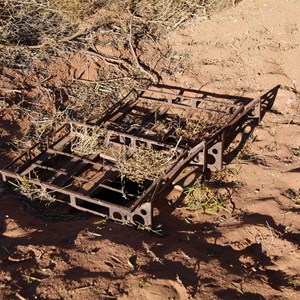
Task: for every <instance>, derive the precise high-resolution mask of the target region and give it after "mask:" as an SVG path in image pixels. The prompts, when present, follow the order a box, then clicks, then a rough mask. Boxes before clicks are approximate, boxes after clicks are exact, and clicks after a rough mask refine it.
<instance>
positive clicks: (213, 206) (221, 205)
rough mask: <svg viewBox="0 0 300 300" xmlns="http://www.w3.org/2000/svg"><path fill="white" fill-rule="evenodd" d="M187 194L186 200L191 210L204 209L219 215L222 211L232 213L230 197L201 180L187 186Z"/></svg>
mask: <svg viewBox="0 0 300 300" xmlns="http://www.w3.org/2000/svg"><path fill="white" fill-rule="evenodd" d="M185 194H186V197H185V199H184V202H185V205H186V207H187V208H188V209H190V210H193V211H196V210H199V209H203V210H204V212H206V213H208V214H212V215H219V213H220V212H227V213H230V210H229V209H228V208H227V202H228V199H227V198H226V196H225V195H222V194H221V193H220V192H219V191H218V190H217V189H212V188H210V187H208V186H206V185H205V184H204V183H201V182H200V181H199V180H197V181H196V183H195V184H194V185H193V186H192V187H189V188H187V189H186V192H185Z"/></svg>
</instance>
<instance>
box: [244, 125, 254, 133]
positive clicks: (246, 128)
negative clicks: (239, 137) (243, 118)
mask: <svg viewBox="0 0 300 300" xmlns="http://www.w3.org/2000/svg"><path fill="white" fill-rule="evenodd" d="M243 131H244V133H250V132H251V131H252V127H251V126H250V125H248V126H246V127H245V128H244V130H243Z"/></svg>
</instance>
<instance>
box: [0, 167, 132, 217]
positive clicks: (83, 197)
mask: <svg viewBox="0 0 300 300" xmlns="http://www.w3.org/2000/svg"><path fill="white" fill-rule="evenodd" d="M0 172H1V174H2V175H4V178H5V180H4V181H7V178H13V179H19V175H18V174H15V173H13V172H10V171H6V170H0ZM27 181H28V183H31V184H35V185H37V186H44V187H46V188H47V189H49V190H51V191H52V192H54V193H55V192H58V193H61V194H64V195H67V196H69V197H73V198H74V197H75V198H77V199H79V200H83V201H87V202H90V203H93V204H97V205H99V206H104V207H106V208H108V209H109V208H110V207H113V208H114V209H121V210H126V211H127V212H130V209H129V208H127V207H124V206H121V205H118V204H114V203H111V202H107V201H105V200H101V199H99V198H97V199H94V198H91V197H89V196H87V195H84V194H82V193H78V192H76V191H70V190H68V189H67V188H64V187H58V186H56V185H53V184H51V183H47V182H40V181H38V180H35V179H29V178H28V179H27Z"/></svg>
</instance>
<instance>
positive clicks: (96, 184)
mask: <svg viewBox="0 0 300 300" xmlns="http://www.w3.org/2000/svg"><path fill="white" fill-rule="evenodd" d="M97 175H99V174H95V176H93V177H97ZM119 176H120V172H119V171H112V170H109V171H108V172H106V173H104V176H102V177H100V178H99V179H98V180H97V181H94V180H91V182H92V183H93V186H92V187H90V188H89V189H88V190H87V191H86V192H85V193H84V194H85V195H87V196H91V197H92V195H93V194H95V193H97V192H98V190H99V185H100V184H102V183H104V182H105V181H107V180H113V179H116V178H118V177H119ZM93 177H92V178H93Z"/></svg>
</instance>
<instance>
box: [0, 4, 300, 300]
mask: <svg viewBox="0 0 300 300" xmlns="http://www.w3.org/2000/svg"><path fill="white" fill-rule="evenodd" d="M299 11H300V3H299V1H298V0H286V1H277V0H267V1H262V0H252V1H248V0H244V1H242V2H241V3H239V4H238V5H237V6H236V7H234V8H231V9H228V10H226V11H223V12H221V13H219V14H217V15H214V16H212V17H211V18H210V19H209V20H205V21H203V20H199V19H197V18H194V19H192V20H191V21H190V22H188V23H186V24H185V25H184V27H180V26H178V27H176V28H175V29H174V30H173V31H171V32H170V33H168V34H167V36H166V37H165V38H164V39H162V40H161V41H158V42H157V41H150V40H149V41H148V42H147V43H146V42H145V41H143V42H142V43H141V45H139V47H140V48H139V49H143V52H142V53H140V56H139V58H140V60H141V61H143V62H145V63H147V65H148V66H150V69H154V70H156V71H157V72H158V73H159V74H160V75H161V76H162V83H164V84H170V85H176V86H184V87H188V88H196V89H202V90H208V91H212V92H218V93H221V92H223V93H225V94H235V95H244V96H256V95H258V94H259V93H260V92H261V91H265V90H268V89H271V88H273V87H274V86H276V85H277V84H281V86H282V87H281V89H280V90H279V93H278V96H277V99H276V101H275V104H274V107H273V109H272V111H271V112H268V113H267V114H266V116H265V117H264V119H263V122H262V123H261V125H260V126H259V127H257V128H256V129H255V131H254V135H253V137H252V143H248V144H247V145H246V146H245V147H244V148H243V150H242V151H241V152H240V153H239V155H238V157H236V158H235V160H234V161H233V162H231V164H230V165H229V166H228V167H229V168H231V169H234V170H235V172H234V174H233V176H225V177H223V178H221V179H222V180H221V182H220V181H217V180H215V181H212V182H211V183H210V184H211V186H212V187H213V188H215V187H216V186H218V184H222V185H223V186H222V188H224V185H225V188H227V189H229V191H232V190H235V193H234V194H233V196H232V198H231V204H229V206H228V207H229V208H230V212H231V213H228V212H226V211H222V212H220V213H219V214H218V215H210V214H205V213H203V210H198V211H190V210H188V209H187V207H186V203H185V202H184V199H183V198H184V197H183V196H184V195H183V194H182V193H181V192H180V191H178V190H173V191H170V192H169V194H167V195H162V197H161V199H159V200H158V201H157V204H156V211H155V214H156V217H155V222H156V224H163V227H164V228H165V229H166V231H167V235H166V236H164V237H159V236H157V235H155V234H151V233H149V232H145V231H140V230H134V229H133V228H130V227H127V226H122V225H119V224H115V223H113V222H111V221H103V220H101V219H99V218H97V217H95V216H91V215H87V214H82V213H81V212H76V211H74V210H72V209H70V208H69V207H63V206H61V204H55V205H52V206H51V207H46V208H45V207H42V208H41V206H40V205H36V204H35V205H32V206H31V205H28V203H27V202H24V201H22V200H20V199H17V198H16V196H15V195H14V194H12V193H10V192H7V191H5V190H4V189H3V188H1V189H0V193H1V196H0V233H1V236H0V263H1V267H0V297H1V298H2V299H82V298H85V299H182V300H183V299H270V300H271V299H289V300H290V299H291V300H293V299H294V300H296V299H299V290H300V278H299V273H300V251H299V241H300V239H299V235H300V221H299V208H300V206H299V191H300V190H299V187H300V169H299V167H300V156H299V147H300V95H299V91H298V90H297V89H298V88H299V86H300V73H299V72H298V69H299V68H297V67H298V66H297V62H298V61H299V57H300V50H299V43H300V29H299V21H298V19H299ZM102 42H103V43H102V44H101V47H100V46H99V45H98V46H97V47H98V48H97V49H98V50H99V51H101V52H103V53H108V54H109V55H115V56H118V55H119V54H120V53H118V52H116V50H115V48H114V47H113V46H112V45H111V44H107V43H106V42H105V38H103V40H102ZM114 42H116V41H114ZM105 47H107V48H105ZM107 49H112V50H111V52H109V51H106V50H107ZM168 49H171V50H170V51H168ZM162 54H164V58H163V59H161V60H159V59H160V57H161V55H162ZM127 58H130V51H128V49H127V51H125V52H124V53H123V56H120V59H122V62H120V64H118V65H117V67H116V66H112V65H110V64H109V60H106V62H105V61H103V59H100V58H99V57H98V58H97V59H91V58H90V57H87V56H85V55H82V54H77V55H75V56H74V57H73V58H69V59H68V63H69V65H68V64H66V63H65V62H60V61H57V62H56V63H55V64H54V63H52V64H51V65H49V66H44V68H45V69H47V71H48V73H47V74H49V75H53V77H51V79H49V81H48V83H47V84H48V88H49V89H48V90H47V87H45V86H44V85H39V84H37V82H41V81H43V78H35V77H34V76H32V77H30V76H29V75H28V74H26V76H25V75H24V74H19V73H17V72H13V71H11V70H10V69H7V68H4V69H3V70H2V71H1V78H0V82H1V84H0V87H1V88H2V89H1V98H0V100H1V105H2V99H3V98H4V97H7V95H10V97H9V99H11V102H9V105H6V104H5V105H6V106H5V107H4V106H3V107H2V106H1V112H0V127H1V132H0V138H1V140H0V144H1V149H0V151H1V152H0V155H1V166H3V165H4V164H5V163H6V162H7V161H9V160H10V159H11V158H12V157H13V156H14V155H16V153H15V150H21V146H18V145H17V144H15V146H14V147H12V146H11V144H9V143H7V142H10V141H11V140H12V139H13V138H20V137H22V136H23V135H24V133H25V132H26V129H27V128H26V127H27V126H28V124H30V114H27V113H25V114H24V112H20V115H18V116H16V115H14V113H15V110H13V109H12V105H13V104H14V103H15V102H14V101H19V100H18V99H20V97H23V98H24V97H25V98H26V99H29V98H30V99H34V97H36V96H37V95H43V94H44V95H46V94H45V93H48V92H49V93H50V86H52V87H53V86H55V87H59V86H62V85H61V83H64V82H66V81H68V80H69V81H70V80H72V78H73V77H74V70H76V72H77V77H78V76H79V75H78V74H82V76H81V77H80V79H82V80H92V81H93V80H95V78H98V77H97V76H98V75H99V72H100V73H101V72H102V73H101V74H106V73H105V72H108V71H110V70H114V69H116V68H118V69H120V68H121V69H122V68H123V67H124V68H126V67H128V65H126V63H125V62H124V60H126V59H127ZM123 59H124V60H123ZM126 61H127V60H126ZM111 62H112V61H110V63H111ZM121 64H122V65H123V67H121ZM70 66H71V67H70ZM70 70H71V71H70ZM122 70H123V72H125V69H122ZM83 71H85V72H84V73H83ZM130 72H132V73H134V75H137V74H138V73H139V72H137V71H136V70H135V71H130ZM124 74H125V73H124ZM124 74H123V76H124ZM131 75H132V74H131ZM44 79H45V78H44ZM73 79H74V78H73ZM124 80H126V79H124ZM132 82H135V80H132V77H131V79H130V80H129V81H124V91H122V93H125V91H126V87H127V85H129V86H130V84H131V83H132ZM105 84H107V82H106V83H105ZM110 87H111V86H110ZM113 88H114V87H112V89H113ZM102 89H104V88H103V86H102ZM16 90H17V91H16ZM51 91H52V90H51ZM56 91H57V93H53V94H51V97H50V99H52V100H53V102H51V103H50V102H49V100H47V99H49V97H44V98H43V97H42V96H41V98H39V101H40V102H39V103H43V99H44V100H45V102H44V106H45V107H47V105H48V106H49V108H50V110H51V109H59V107H61V106H62V105H63V104H64V103H67V102H68V101H70V99H64V97H63V95H64V93H63V92H64V88H61V89H59V88H57V90H56ZM103 93H105V92H103ZM122 93H121V94H122ZM75 94H76V93H75ZM71 100H72V99H71ZM3 103H4V102H3ZM53 103H56V105H54V106H53ZM73 104H74V103H73ZM3 105H4V104H3ZM82 105H84V104H82ZM25 107H26V106H25ZM18 147H19V148H18ZM12 150H13V151H12ZM189 171H190V170H187V171H186V173H185V174H184V175H183V176H182V179H181V181H180V182H179V184H180V185H184V183H185V184H186V183H187V182H189V181H192V180H193V179H194V178H195V176H196V175H195V174H194V173H192V174H190V173H189ZM42 206H43V205H42ZM297 295H298V296H297Z"/></svg>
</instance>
